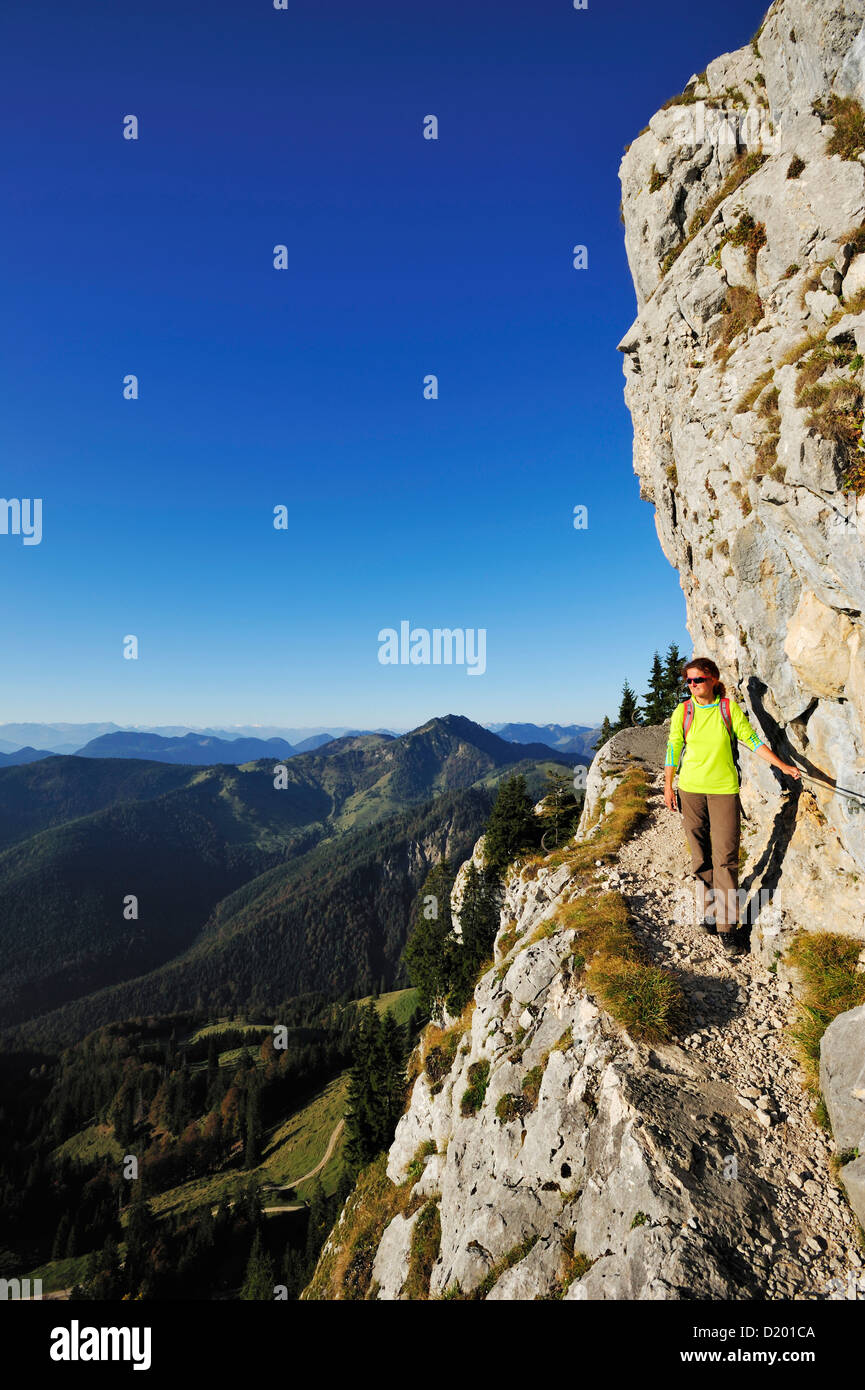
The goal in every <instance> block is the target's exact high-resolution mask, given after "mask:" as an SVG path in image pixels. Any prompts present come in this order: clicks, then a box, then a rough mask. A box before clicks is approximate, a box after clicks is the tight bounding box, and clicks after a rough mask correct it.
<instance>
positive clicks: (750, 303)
mask: <svg viewBox="0 0 865 1390" xmlns="http://www.w3.org/2000/svg"><path fill="white" fill-rule="evenodd" d="M723 312H724V314H725V315H726V317H725V319H724V322H723V323H722V325H721V332H720V334H719V335H718V337H719V342H718V346H717V347H716V348H715V359H716V360H717V361H721V360H724V361H725V360H726V358H727V357H729V355H730V352H731V351H732V343H733V341H734V339H736V338H738V337H739V336H740V335H741V334H742V333H745V332H746V331H747V329H749V328H753V327H754V325H755V324H758V323H759V322H760V320H761V318H762V317H763V301H762V300H761V298H760V296H759V295H758V293H757V291H756V290H749V289H747V288H746V287H745V286H744V285H729V286H728V287H727V292H726V296H725V300H724V309H723Z"/></svg>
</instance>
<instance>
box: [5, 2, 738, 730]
mask: <svg viewBox="0 0 865 1390" xmlns="http://www.w3.org/2000/svg"><path fill="white" fill-rule="evenodd" d="M762 14H763V7H762V6H761V5H759V4H754V3H744V0H732V2H731V3H728V4H727V5H725V6H723V7H713V8H711V9H709V10H708V11H704V10H702V9H698V8H697V7H696V6H694V5H693V4H692V3H688V4H686V3H683V2H682V0H672V3H669V4H667V5H665V6H664V7H662V8H661V9H659V8H658V7H656V6H648V5H637V4H636V3H627V4H621V3H620V4H615V5H614V4H609V5H605V4H601V3H595V0H589V8H588V10H586V11H575V10H573V9H572V8H570V7H569V4H568V3H566V0H556V2H555V3H553V0H534V3H528V0H526V3H519V4H518V3H513V2H512V0H509V2H508V3H491V2H490V0H440V3H437V4H435V5H418V4H412V3H408V0H403V2H402V3H369V4H366V5H363V6H360V5H357V4H349V3H345V0H337V3H333V4H325V3H315V4H313V3H296V4H291V5H290V8H289V10H288V11H275V10H273V8H272V7H271V6H270V5H269V4H267V3H265V0H258V3H250V0H246V2H245V3H237V4H233V5H229V4H225V3H218V4H204V3H192V2H191V0H172V3H166V0H160V3H142V4H141V5H137V6H128V7H127V6H125V5H123V4H117V5H108V4H104V3H100V4H92V3H88V4H83V3H68V4H59V3H54V2H53V0H52V3H48V4H42V5H38V6H36V5H25V4H23V3H21V0H17V3H14V4H12V5H11V6H9V7H7V9H6V10H5V13H4V17H3V19H2V23H0V49H2V54H3V56H2V59H0V63H2V82H0V91H2V98H0V100H2V105H3V109H4V115H3V126H4V138H3V141H2V148H0V165H2V171H0V178H2V186H3V190H4V195H5V197H4V202H5V209H6V210H5V213H4V217H3V220H2V224H0V265H2V275H3V279H4V282H5V283H4V286H3V302H4V306H5V322H6V331H5V332H4V333H3V335H2V338H0V371H2V377H3V384H4V391H3V395H4V398H5V405H4V410H3V420H2V424H0V429H2V444H3V469H2V474H0V494H2V495H3V496H6V497H42V498H43V506H44V522H43V525H44V537H43V541H42V544H41V545H39V546H28V547H25V546H23V545H22V544H21V540H20V538H17V537H12V536H0V584H2V592H3V595H4V598H5V602H4V608H5V610H6V611H5V614H4V620H3V623H2V627H0V663H2V672H3V685H2V690H0V722H3V721H6V720H24V719H46V720H50V719H52V718H53V719H65V720H84V719H92V720H96V719H115V720H116V721H117V722H118V723H126V722H130V723H131V722H143V723H168V722H177V723H180V722H188V723H197V724H207V723H255V722H262V723H264V722H266V723H284V724H291V725H302V724H327V723H328V722H333V723H339V724H357V725H360V724H362V725H367V726H368V725H400V726H407V725H412V724H415V723H419V722H421V721H422V720H424V719H426V718H428V717H430V716H431V715H433V714H441V713H446V712H448V711H456V712H461V713H466V714H468V715H470V716H471V717H473V718H476V719H479V720H484V721H488V720H489V721H492V720H496V719H533V720H547V719H556V720H562V721H570V720H578V721H586V722H588V721H590V720H595V719H599V718H600V716H601V715H602V714H603V713H604V712H605V711H610V712H612V711H613V710H614V709H615V707H616V706H617V703H618V695H619V689H620V686H621V682H622V680H623V678H624V677H625V676H626V675H627V676H629V677H630V678H631V680H632V681H633V682H634V683H635V684H637V685H638V687H639V688H640V689H642V688H643V683H644V680H645V676H646V673H647V670H648V665H649V662H650V660H651V654H652V650H653V648H654V647H656V646H658V647H661V648H664V647H665V646H666V645H667V643H668V642H669V641H670V640H671V639H672V640H677V641H679V643H680V645H681V646H682V647H683V648H684V649H686V650H690V643H689V639H688V637H687V633H686V631H685V627H684V603H683V600H682V595H681V591H680V589H679V585H678V578H677V575H676V573H675V571H674V570H672V569H671V568H670V566H669V565H668V564H667V562H666V560H665V559H664V557H663V555H662V553H661V551H660V548H659V546H658V543H657V539H656V535H655V528H654V525H653V519H652V510H651V507H650V506H649V505H648V504H647V503H642V502H640V501H639V496H638V484H637V480H636V478H635V477H634V475H633V472H632V467H631V424H630V418H629V415H628V412H627V411H626V409H625V407H624V403H623V399H622V387H623V377H622V370H621V365H622V364H621V357H620V354H619V353H617V352H616V350H615V345H616V343H617V341H618V340H619V338H620V337H621V336H622V334H623V333H624V331H625V330H626V329H627V328H628V326H629V325H630V323H631V322H632V321H633V318H634V316H635V300H634V293H633V288H632V285H631V282H630V277H629V274H628V270H627V264H626V260H625V254H624V245H623V235H622V233H623V228H622V225H621V223H620V221H619V215H618V207H619V196H620V190H619V184H618V178H617V170H618V165H619V161H620V159H621V155H622V151H623V148H624V145H625V144H626V142H627V141H629V140H630V139H632V138H633V137H634V136H635V135H636V134H637V132H638V130H639V129H640V128H641V127H642V126H643V125H645V124H646V122H647V121H648V119H649V117H650V115H651V114H652V112H653V111H655V110H656V109H657V107H658V106H659V105H660V104H661V103H662V102H663V101H664V100H666V98H667V97H668V96H670V95H671V94H672V93H674V92H676V91H680V90H681V89H682V87H683V86H684V84H685V82H686V81H687V79H688V77H689V76H690V75H691V73H692V72H694V71H696V70H698V69H700V68H702V67H704V66H705V64H706V62H707V61H708V60H709V59H711V58H712V57H715V56H717V55H718V54H719V53H722V52H725V51H729V50H730V49H733V48H736V47H738V46H740V45H741V44H743V43H745V42H747V41H748V39H749V38H750V36H751V34H752V33H753V32H754V30H755V29H756V28H757V26H758V24H759V23H760V20H761V18H762ZM129 112H133V113H135V114H136V115H137V116H138V117H139V120H140V139H139V140H138V141H137V142H128V141H125V140H123V139H122V117H123V116H124V115H125V114H127V113H129ZM430 112H432V113H435V114H436V115H437V116H438V118H439V122H440V132H439V136H440V138H439V140H438V141H437V142H432V141H426V140H424V139H422V136H421V130H422V120H423V117H424V116H425V115H426V114H428V113H430ZM280 242H282V243H285V244H286V245H287V246H288V248H289V255H290V262H291V265H290V269H289V270H287V271H284V272H278V271H276V270H274V269H273V265H272V250H273V246H274V245H275V244H276V243H280ZM575 243H584V244H585V245H586V246H587V247H588V258H589V268H588V270H586V271H580V272H578V271H575V270H574V269H573V268H572V265H571V248H572V247H573V245H574V244H575ZM128 372H134V373H136V374H137V375H138V376H139V379H140V389H141V398H140V399H139V400H138V401H136V402H126V401H124V400H123V399H122V395H121V383H122V378H123V376H124V375H125V374H126V373H128ZM429 372H434V373H436V374H437V375H438V377H439V383H440V399H439V400H438V401H435V402H431V401H425V400H424V399H423V396H422V379H423V377H424V375H425V374H426V373H429ZM278 503H285V504H287V505H288V506H289V508H290V513H291V526H290V530H289V531H288V532H287V533H282V532H277V531H275V530H274V529H273V526H272V512H273V507H274V506H275V505H276V504H278ZM578 503H585V504H586V505H587V506H588V508H589V529H588V530H587V531H585V532H577V531H575V530H574V528H573V524H572V517H573V509H574V506H575V505H576V504H578ZM403 618H407V619H409V620H410V621H411V622H412V623H413V624H414V625H416V626H423V627H427V628H433V627H435V626H448V627H466V628H468V627H471V628H479V627H483V628H486V630H487V671H486V673H485V674H484V675H483V676H478V677H470V676H468V675H467V674H466V672H465V671H464V670H462V669H454V668H450V669H448V668H446V667H409V668H392V667H387V666H381V665H380V664H379V662H378V660H377V652H378V641H377V634H378V631H379V629H380V628H384V627H398V625H399V622H400V620H401V619H403ZM127 633H135V634H137V635H138V637H139V639H140V643H141V655H140V659H139V660H138V661H137V662H130V661H124V660H123V659H122V655H121V641H122V638H123V637H124V635H125V634H127Z"/></svg>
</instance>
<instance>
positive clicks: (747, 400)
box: [736, 367, 775, 415]
mask: <svg viewBox="0 0 865 1390" xmlns="http://www.w3.org/2000/svg"><path fill="white" fill-rule="evenodd" d="M774 375H775V369H774V367H767V368H766V370H765V372H761V373H760V375H759V376H758V377H757V378H756V380H755V381H754V383H753V384H752V385H751V386H749V387H748V390H747V391H746V392H745V393H744V394H743V395H742V396H740V397H739V400H738V403H737V405H736V414H737V415H741V414H742V413H743V412H744V411H746V410H750V409H751V407H752V406H753V404H754V402H755V401H756V400H757V399H758V398H759V397H760V395H761V394H762V392H763V391H765V389H766V387H767V386H768V384H769V382H770V381H771V380H772V377H773V376H774Z"/></svg>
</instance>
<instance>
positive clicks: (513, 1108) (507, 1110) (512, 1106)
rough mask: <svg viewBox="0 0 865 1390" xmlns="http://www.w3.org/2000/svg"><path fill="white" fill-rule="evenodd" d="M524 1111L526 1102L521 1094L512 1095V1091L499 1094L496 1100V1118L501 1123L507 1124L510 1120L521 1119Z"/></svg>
mask: <svg viewBox="0 0 865 1390" xmlns="http://www.w3.org/2000/svg"><path fill="white" fill-rule="evenodd" d="M525 1113H526V1103H525V1100H524V1098H523V1097H522V1096H516V1095H514V1093H513V1091H508V1092H507V1094H506V1095H503V1096H499V1098H498V1100H497V1102H496V1119H497V1120H500V1121H501V1123H502V1124H503V1125H509V1124H510V1123H511V1121H512V1120H516V1119H521V1118H522V1116H523V1115H524V1114H525Z"/></svg>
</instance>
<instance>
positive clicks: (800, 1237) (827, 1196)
mask: <svg viewBox="0 0 865 1390" xmlns="http://www.w3.org/2000/svg"><path fill="white" fill-rule="evenodd" d="M648 805H649V812H650V814H649V817H648V819H647V820H646V821H645V822H644V824H643V826H642V827H641V829H640V830H639V831H637V833H636V834H635V835H634V836H633V838H631V839H630V840H628V841H627V842H626V843H625V844H624V845H623V846H622V848H621V849H620V851H619V854H618V857H617V861H616V863H615V864H614V865H613V866H612V867H611V868H609V869H607V868H604V869H599V870H598V878H599V880H600V882H601V886H603V887H609V888H610V889H613V890H616V891H618V892H620V893H621V894H622V896H623V898H624V900H625V902H626V903H627V905H628V909H629V914H630V917H631V923H632V927H633V930H634V931H635V932H636V933H637V935H638V936H639V938H640V940H641V941H642V943H643V944H644V946H645V948H646V950H647V952H648V953H649V955H650V957H651V959H652V960H653V961H654V962H655V963H656V964H658V965H663V966H665V967H667V968H668V969H670V970H671V971H673V972H674V974H675V975H676V976H677V978H678V980H679V982H680V984H681V986H682V988H683V990H684V992H685V995H686V997H687V1000H688V1005H689V1024H688V1026H689V1029H690V1031H688V1032H687V1033H685V1034H684V1036H682V1037H680V1038H679V1040H678V1042H679V1045H680V1046H681V1047H682V1049H683V1050H684V1051H685V1052H687V1053H688V1054H689V1055H690V1056H694V1057H695V1058H697V1059H699V1061H700V1062H701V1063H702V1064H703V1066H704V1067H705V1068H707V1069H708V1071H709V1072H710V1074H711V1075H712V1077H713V1078H715V1079H716V1080H718V1081H720V1082H722V1083H723V1082H726V1083H728V1084H729V1085H730V1086H731V1087H733V1088H734V1089H735V1092H736V1096H737V1098H738V1103H739V1105H740V1106H741V1107H742V1116H743V1120H744V1121H745V1122H746V1123H747V1124H751V1125H753V1126H754V1129H755V1131H757V1134H758V1137H759V1145H758V1149H757V1151H758V1152H759V1153H760V1154H761V1155H762V1162H761V1164H760V1167H759V1171H758V1174H757V1176H758V1177H759V1179H760V1180H761V1181H762V1182H764V1183H765V1184H766V1188H767V1197H768V1198H769V1200H770V1202H771V1205H772V1208H773V1210H774V1213H775V1216H776V1220H777V1222H778V1224H779V1227H780V1235H781V1238H782V1240H783V1242H784V1244H783V1246H782V1245H775V1244H773V1243H768V1244H766V1243H763V1242H760V1241H758V1240H756V1239H754V1238H753V1237H752V1236H751V1234H750V1233H749V1232H748V1231H746V1230H743V1231H742V1243H741V1244H740V1245H739V1247H738V1249H739V1251H740V1253H742V1254H743V1255H746V1256H747V1257H748V1258H749V1259H750V1260H752V1261H753V1262H754V1264H755V1265H756V1266H757V1267H758V1268H762V1270H763V1274H764V1277H765V1279H766V1297H767V1298H780V1299H783V1298H790V1297H794V1296H799V1297H801V1296H802V1293H803V1291H805V1290H808V1291H814V1292H812V1293H811V1296H812V1297H813V1296H814V1293H815V1292H816V1293H817V1296H818V1297H819V1296H820V1294H819V1292H817V1291H822V1292H823V1296H824V1297H827V1296H833V1294H834V1296H835V1297H839V1296H844V1295H843V1294H842V1293H840V1292H839V1290H840V1289H841V1287H842V1281H843V1288H844V1289H848V1288H851V1287H852V1288H853V1289H854V1290H856V1292H858V1297H860V1298H861V1297H863V1294H865V1257H863V1253H862V1250H861V1248H860V1246H859V1243H858V1240H857V1231H856V1221H855V1218H854V1216H853V1214H852V1213H851V1211H850V1209H849V1207H848V1205H847V1203H846V1200H845V1198H844V1195H843V1193H841V1192H840V1191H839V1190H838V1188H837V1186H836V1185H835V1181H834V1179H833V1177H832V1173H831V1171H830V1167H829V1156H830V1153H831V1144H830V1141H829V1138H828V1136H827V1135H826V1134H825V1133H824V1132H823V1131H822V1130H821V1129H819V1128H818V1127H817V1126H816V1125H815V1123H814V1121H813V1119H812V1118H811V1110H812V1105H813V1102H812V1101H811V1100H810V1099H809V1097H808V1096H807V1095H806V1093H805V1091H804V1090H803V1088H802V1074H801V1070H800V1068H799V1066H798V1064H797V1063H796V1061H795V1060H794V1059H793V1057H792V1055H791V1052H790V1048H789V1043H788V1041H787V1038H786V1035H785V1030H786V1029H787V1028H788V1027H789V1025H790V1023H791V1022H792V1019H793V1009H794V997H793V992H792V989H791V986H790V984H789V983H788V982H787V981H785V980H783V979H778V978H777V976H776V975H774V974H772V973H770V972H769V971H768V970H767V969H766V968H765V967H764V966H763V965H762V963H761V962H760V961H759V960H757V959H755V958H754V957H753V956H751V955H750V954H743V955H741V956H738V957H736V958H734V959H730V958H728V957H726V956H725V955H724V954H723V952H722V950H721V947H720V944H719V943H718V941H717V938H716V937H714V936H712V935H709V934H708V933H706V932H705V931H704V930H703V929H702V928H701V927H698V926H697V924H696V922H688V921H685V922H681V921H677V920H676V919H677V918H681V917H683V916H685V915H686V914H685V913H682V912H681V911H679V910H677V908H678V903H679V897H678V895H679V894H680V893H682V891H683V890H684V891H685V892H686V893H688V894H689V896H690V900H691V902H692V903H693V901H694V882H695V881H694V879H693V878H692V876H691V872H690V856H689V853H688V850H687V847H686V844H685V836H684V831H683V828H682V819H681V816H679V815H678V814H677V813H675V812H671V811H669V810H668V809H667V807H666V806H665V804H664V799H663V771H662V770H660V771H658V772H657V773H654V774H650V780H649V791H648ZM691 915H692V916H693V915H694V914H693V912H692V913H691ZM683 1060H684V1059H683ZM769 1189H771V1191H769ZM833 1279H834V1280H835V1281H837V1282H836V1283H834V1284H833V1283H832V1282H831V1281H833ZM856 1292H852V1293H849V1294H848V1295H847V1296H850V1297H855V1296H856Z"/></svg>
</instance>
